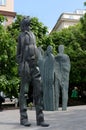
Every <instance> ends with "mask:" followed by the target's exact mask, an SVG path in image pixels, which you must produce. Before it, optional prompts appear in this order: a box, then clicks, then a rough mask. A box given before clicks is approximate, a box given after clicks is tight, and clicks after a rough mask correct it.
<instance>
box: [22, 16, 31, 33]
mask: <svg viewBox="0 0 86 130" xmlns="http://www.w3.org/2000/svg"><path fill="white" fill-rule="evenodd" d="M30 22H31V18H30V16H27V17H24V18H23V19H22V21H21V23H20V27H21V30H22V31H25V30H29V26H30Z"/></svg>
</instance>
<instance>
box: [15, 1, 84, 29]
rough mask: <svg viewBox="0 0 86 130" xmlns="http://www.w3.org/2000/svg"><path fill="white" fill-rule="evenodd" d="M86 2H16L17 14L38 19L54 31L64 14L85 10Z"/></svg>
mask: <svg viewBox="0 0 86 130" xmlns="http://www.w3.org/2000/svg"><path fill="white" fill-rule="evenodd" d="M85 1H86V0H14V11H15V12H17V14H22V15H29V16H31V17H37V18H38V19H39V21H40V22H42V23H43V24H44V25H45V26H47V27H48V29H50V30H51V29H52V28H53V27H54V25H55V24H56V22H57V20H58V18H59V16H60V15H61V14H62V13H63V12H74V11H75V10H76V9H85V8H86V7H85V6H84V4H83V3H84V2H85Z"/></svg>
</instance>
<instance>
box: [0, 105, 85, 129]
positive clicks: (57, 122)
mask: <svg viewBox="0 0 86 130" xmlns="http://www.w3.org/2000/svg"><path fill="white" fill-rule="evenodd" d="M44 115H45V120H46V122H48V123H49V124H50V126H49V127H40V126H36V120H35V118H36V117H35V111H34V110H29V109H28V117H29V121H30V123H31V126H30V127H24V126H21V125H20V124H19V120H20V119H19V109H14V110H3V111H2V112H0V130H86V105H82V106H73V107H68V109H67V111H62V110H61V108H59V111H44Z"/></svg>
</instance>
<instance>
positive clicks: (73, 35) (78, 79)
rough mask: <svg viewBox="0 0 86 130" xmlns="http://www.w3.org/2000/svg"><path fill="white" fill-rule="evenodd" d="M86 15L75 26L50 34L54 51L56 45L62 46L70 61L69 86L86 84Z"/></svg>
mask: <svg viewBox="0 0 86 130" xmlns="http://www.w3.org/2000/svg"><path fill="white" fill-rule="evenodd" d="M85 28H86V15H84V17H83V18H82V19H81V22H80V23H79V24H77V25H75V26H71V27H69V28H66V29H63V30H61V31H59V32H53V33H52V34H50V37H51V39H52V42H53V44H54V45H55V51H56V52H57V54H58V45H59V44H64V46H65V52H66V53H67V54H68V55H69V57H70V60H71V72H70V84H73V85H78V86H85V84H86V37H85V36H86V35H85V33H86V29H85Z"/></svg>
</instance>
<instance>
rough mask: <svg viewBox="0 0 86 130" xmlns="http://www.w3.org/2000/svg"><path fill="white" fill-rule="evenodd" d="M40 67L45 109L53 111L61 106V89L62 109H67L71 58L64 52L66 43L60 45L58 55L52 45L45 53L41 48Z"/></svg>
mask: <svg viewBox="0 0 86 130" xmlns="http://www.w3.org/2000/svg"><path fill="white" fill-rule="evenodd" d="M39 50H40V56H39V60H38V63H39V68H40V71H41V76H42V81H43V104H44V110H47V111H53V110H58V108H59V98H60V90H61V92H62V110H66V109H67V103H68V88H69V73H70V59H69V56H68V55H67V54H64V45H59V47H58V55H56V56H54V55H53V51H52V50H53V48H52V46H50V45H49V46H48V47H47V50H46V52H45V53H43V50H42V48H39Z"/></svg>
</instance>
